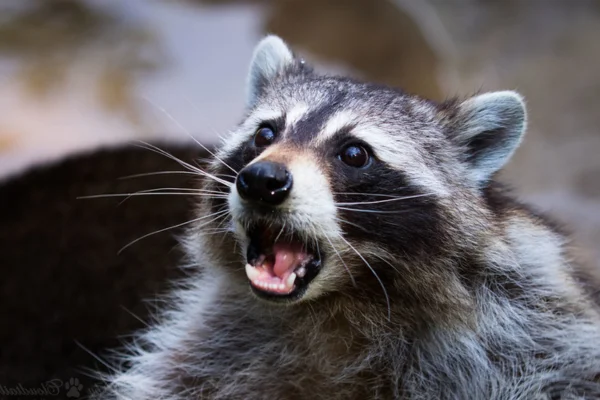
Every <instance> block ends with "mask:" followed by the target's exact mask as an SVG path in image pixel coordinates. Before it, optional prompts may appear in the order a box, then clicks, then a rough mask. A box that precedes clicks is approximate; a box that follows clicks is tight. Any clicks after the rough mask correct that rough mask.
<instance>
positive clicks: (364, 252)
mask: <svg viewBox="0 0 600 400" xmlns="http://www.w3.org/2000/svg"><path fill="white" fill-rule="evenodd" d="M524 127H525V110H524V105H523V101H522V100H521V97H520V96H519V95H518V94H516V93H513V92H496V93H490V94H483V95H479V96H476V97H473V98H471V99H469V100H466V101H464V102H447V103H444V104H435V103H433V102H431V101H427V100H423V99H420V98H417V97H415V96H410V95H407V94H405V93H403V92H401V91H399V90H396V89H391V88H387V87H383V86H378V85H373V84H366V83H361V82H358V81H355V80H351V79H348V78H340V77H328V76H323V75H319V74H317V73H315V72H314V71H313V70H312V69H311V68H310V67H308V66H307V65H306V64H305V62H304V61H303V60H301V59H298V58H296V57H295V56H294V54H293V53H292V52H291V51H290V49H289V48H288V47H287V46H286V45H285V44H284V42H283V41H282V40H281V39H279V38H278V37H275V36H269V37H267V38H265V39H263V41H262V42H261V43H260V44H259V45H258V46H257V48H256V50H255V53H254V57H253V60H252V63H251V68H250V74H249V79H248V95H247V115H246V117H245V119H244V120H243V122H242V123H241V124H240V125H239V126H238V127H237V129H236V130H235V131H234V132H232V133H231V135H230V136H229V137H228V138H227V139H226V141H225V142H224V144H223V146H222V148H221V149H220V150H219V151H218V153H217V154H216V157H215V159H214V161H213V163H212V166H211V173H212V174H214V175H215V176H217V177H221V178H220V179H224V180H226V181H227V182H223V181H222V182H217V181H215V180H210V181H208V182H207V183H206V185H207V187H206V188H207V189H208V190H213V191H214V190H216V191H219V192H221V193H223V194H224V195H222V196H221V197H220V198H216V199H210V200H206V201H205V203H203V207H204V208H203V210H202V212H203V213H208V212H219V211H221V212H225V213H226V214H227V215H228V216H229V218H230V220H228V222H227V223H230V226H229V228H228V229H225V231H226V233H222V232H223V231H224V230H223V229H221V230H218V232H220V233H219V234H218V235H214V234H212V233H211V232H210V231H211V229H209V228H206V227H205V228H201V229H199V232H200V233H201V232H202V231H203V230H206V232H207V234H206V237H205V238H204V241H205V246H206V247H208V248H207V249H206V250H207V251H209V252H210V254H211V257H217V259H219V260H221V261H222V262H220V265H221V266H222V267H223V268H225V269H226V270H227V271H228V272H229V273H230V276H231V284H232V285H233V284H242V285H246V287H249V288H251V291H252V292H253V293H254V294H255V295H257V296H259V297H260V298H263V299H267V300H269V301H285V302H287V303H296V302H302V301H304V300H308V299H312V300H315V299H317V298H320V297H322V296H328V295H336V294H337V295H340V294H341V295H344V296H363V297H364V296H372V297H373V299H378V300H380V301H382V302H388V303H389V297H391V295H392V294H393V293H397V292H398V291H403V294H411V296H412V297H413V298H419V296H421V297H423V298H425V297H427V296H428V295H429V294H431V293H433V292H435V291H436V290H445V289H441V288H437V289H436V288H433V287H432V285H433V283H432V282H433V281H436V282H437V284H436V285H437V286H443V287H446V288H447V289H448V290H454V289H456V288H455V287H453V285H458V286H460V279H459V278H458V277H456V276H455V271H454V269H453V268H454V267H453V266H452V265H450V264H448V263H446V264H447V265H446V264H444V262H445V261H444V260H448V257H451V256H452V255H454V254H458V253H460V249H463V248H464V247H465V246H469V245H467V244H465V243H470V246H475V244H474V243H475V242H474V240H476V237H477V231H478V229H480V227H481V226H483V225H485V219H486V215H485V207H483V206H481V203H482V201H481V198H482V195H481V191H482V190H483V188H485V186H486V185H487V184H488V181H489V180H490V177H491V176H492V175H493V174H494V173H495V172H496V171H497V170H498V169H499V168H501V167H502V166H503V165H504V164H505V162H506V161H507V160H508V158H509V157H510V155H511V154H512V153H513V151H514V149H515V148H516V147H517V145H518V144H519V142H520V140H521V135H522V133H523V131H524ZM232 173H235V174H234V175H232ZM482 207H483V211H482ZM202 222H204V221H202ZM221 222H222V221H217V222H215V223H213V224H208V226H211V225H215V226H212V228H217V226H216V225H218V224H219V223H221ZM221 228H223V226H221ZM212 230H213V231H214V229H212ZM458 286H457V287H458ZM457 290H458V291H460V290H462V289H461V288H460V287H458V289H457ZM388 305H389V304H388Z"/></svg>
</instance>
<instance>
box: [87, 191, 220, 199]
mask: <svg viewBox="0 0 600 400" xmlns="http://www.w3.org/2000/svg"><path fill="white" fill-rule="evenodd" d="M135 196H203V197H210V198H215V199H226V198H227V196H226V195H221V196H219V195H213V194H210V193H194V192H185V193H182V192H165V193H136V192H134V193H108V194H94V195H90V196H79V197H77V199H78V200H82V199H101V198H109V197H135Z"/></svg>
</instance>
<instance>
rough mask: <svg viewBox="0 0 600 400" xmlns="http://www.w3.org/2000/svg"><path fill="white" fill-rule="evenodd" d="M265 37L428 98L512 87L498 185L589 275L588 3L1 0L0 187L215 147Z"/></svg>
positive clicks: (591, 32)
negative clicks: (72, 167) (98, 164)
mask: <svg viewBox="0 0 600 400" xmlns="http://www.w3.org/2000/svg"><path fill="white" fill-rule="evenodd" d="M268 32H270V33H276V34H278V35H280V36H282V37H283V38H284V39H285V40H286V41H288V42H289V43H290V44H291V45H292V46H294V48H295V49H296V50H297V51H299V52H300V53H301V54H303V55H304V56H305V57H306V58H307V59H309V60H311V61H312V62H313V63H314V64H317V65H319V66H320V67H321V68H322V69H323V70H327V71H331V72H344V73H350V74H353V75H354V76H357V77H361V78H364V79H369V80H373V81H377V82H382V83H387V84H392V85H396V86H400V87H403V88H404V89H406V90H407V91H409V92H413V93H416V94H419V95H422V96H426V97H429V98H433V99H436V100H443V99H445V98H447V97H453V96H468V95H471V94H473V93H475V92H478V91H487V90H497V89H515V90H518V91H520V92H521V93H522V94H523V95H524V96H525V98H526V99H527V101H528V107H529V111H530V125H529V132H528V136H527V138H526V140H525V142H524V144H523V146H522V148H520V149H519V150H518V152H517V154H516V155H515V158H514V160H513V161H512V162H511V164H510V165H509V167H508V168H507V169H506V171H505V173H504V177H503V178H504V180H505V181H507V182H509V183H511V184H512V185H513V186H515V187H516V188H517V189H518V192H519V193H520V195H521V197H522V198H523V199H525V200H528V201H531V202H533V203H534V204H536V205H537V206H538V207H540V208H541V209H543V210H546V211H550V212H552V213H553V214H554V215H555V216H556V217H558V219H559V220H561V221H562V222H564V223H566V224H567V226H568V227H569V228H570V229H571V230H572V231H574V232H576V236H575V237H576V243H577V244H580V245H582V246H583V248H584V249H585V252H584V254H583V255H584V256H585V257H586V258H587V260H589V261H590V262H595V263H598V265H600V251H599V249H598V247H599V246H598V245H599V244H600V155H599V153H600V1H598V0H281V1H266V0H263V1H260V0H254V1H253V0H247V1H242V0H237V1H226V0H222V1H220V0H205V1H202V0H188V1H183V0H182V1H174V0H1V1H0V179H6V178H7V177H9V176H11V175H13V174H15V173H18V172H19V171H21V170H23V169H24V168H27V167H28V166H30V165H33V164H36V163H42V162H48V161H51V160H53V159H56V158H58V157H61V156H63V155H64V154H68V153H71V152H74V151H77V150H81V149H87V148H90V147H96V146H101V145H109V144H114V143H117V142H123V141H127V140H131V139H143V140H151V139H160V140H165V141H186V140H189V136H188V134H187V133H186V132H189V133H191V134H192V135H194V136H195V137H197V138H199V139H201V140H202V141H203V142H205V143H214V142H216V141H217V140H218V135H219V134H222V133H225V132H226V131H227V130H228V129H229V128H231V127H233V126H234V125H235V124H236V123H237V122H238V120H239V118H240V117H241V115H242V111H243V99H244V81H245V77H246V71H247V66H248V63H249V60H250V56H251V53H252V50H253V47H254V45H255V44H256V43H257V41H258V40H259V38H260V37H261V36H263V35H264V34H265V33H268Z"/></svg>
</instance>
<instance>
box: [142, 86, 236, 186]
mask: <svg viewBox="0 0 600 400" xmlns="http://www.w3.org/2000/svg"><path fill="white" fill-rule="evenodd" d="M144 99H145V100H146V101H147V102H148V103H150V104H152V105H153V106H154V107H156V108H157V109H159V110H160V111H161V112H163V113H164V114H165V115H166V116H167V118H169V119H170V120H171V121H172V122H173V123H174V124H176V125H177V126H178V127H179V128H180V129H181V130H182V131H183V132H184V133H185V134H187V135H188V136H189V137H190V138H191V139H192V140H193V141H194V142H196V144H197V145H198V146H200V147H202V148H203V149H204V150H206V151H207V152H208V154H210V155H211V156H213V157H214V158H215V159H216V160H217V161H219V162H220V163H221V164H223V165H224V166H226V167H227V168H229V169H230V170H231V171H233V173H234V174H236V175H237V174H238V171H236V170H235V169H233V168H231V167H230V166H229V165H228V164H227V163H226V162H225V161H223V160H221V159H220V158H219V157H217V155H216V154H215V153H213V152H212V151H210V149H209V148H208V147H206V146H205V145H203V144H202V143H200V142H199V141H198V139H196V138H195V137H194V136H193V135H192V134H191V133H190V131H188V130H187V129H185V127H184V126H183V125H181V124H180V123H179V121H177V120H176V119H175V118H174V117H173V116H172V115H171V114H170V113H169V112H168V111H167V110H165V109H164V108H163V107H161V106H159V105H158V104H156V103H154V102H153V101H152V100H150V99H148V98H146V97H144Z"/></svg>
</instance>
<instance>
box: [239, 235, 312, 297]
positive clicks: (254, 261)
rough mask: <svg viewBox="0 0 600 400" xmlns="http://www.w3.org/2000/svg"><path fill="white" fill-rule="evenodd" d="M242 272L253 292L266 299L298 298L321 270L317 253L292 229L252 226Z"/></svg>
mask: <svg viewBox="0 0 600 400" xmlns="http://www.w3.org/2000/svg"><path fill="white" fill-rule="evenodd" d="M248 236H249V238H250V245H249V246H248V252H247V256H246V257H247V262H248V263H247V264H246V275H248V279H249V280H250V285H251V287H252V289H253V291H254V292H255V293H256V294H257V295H258V296H260V297H263V298H266V299H268V300H294V299H298V298H300V297H301V296H302V295H303V294H304V292H305V291H306V289H307V287H308V284H309V283H310V282H311V281H312V280H313V279H314V278H315V277H316V276H317V274H318V273H319V271H320V269H321V254H320V252H319V251H318V249H315V248H314V247H313V246H312V245H311V244H308V243H306V242H304V241H302V240H301V239H300V238H299V237H298V235H297V234H295V233H294V232H290V231H286V230H285V229H282V228H281V227H277V226H271V225H269V226H266V225H256V226H254V227H252V228H251V229H250V230H249V231H248Z"/></svg>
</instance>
